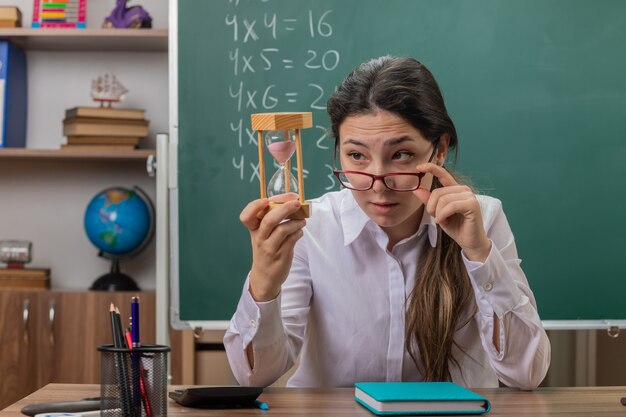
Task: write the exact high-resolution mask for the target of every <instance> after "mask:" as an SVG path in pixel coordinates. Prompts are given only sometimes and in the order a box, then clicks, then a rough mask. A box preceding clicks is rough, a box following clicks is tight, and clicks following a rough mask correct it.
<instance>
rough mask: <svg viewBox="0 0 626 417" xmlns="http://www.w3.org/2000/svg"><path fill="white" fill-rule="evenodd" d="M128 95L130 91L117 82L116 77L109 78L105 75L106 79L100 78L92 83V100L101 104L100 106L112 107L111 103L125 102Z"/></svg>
mask: <svg viewBox="0 0 626 417" xmlns="http://www.w3.org/2000/svg"><path fill="white" fill-rule="evenodd" d="M126 93H128V90H127V89H126V87H124V86H123V85H122V83H120V82H119V81H118V80H117V78H116V77H115V75H112V76H110V77H109V74H105V75H104V77H98V79H96V80H93V81H92V82H91V98H92V99H93V100H94V101H97V102H99V103H100V106H104V105H105V104H106V105H107V106H108V107H110V106H111V103H119V102H120V101H122V100H124V95H125V94H126Z"/></svg>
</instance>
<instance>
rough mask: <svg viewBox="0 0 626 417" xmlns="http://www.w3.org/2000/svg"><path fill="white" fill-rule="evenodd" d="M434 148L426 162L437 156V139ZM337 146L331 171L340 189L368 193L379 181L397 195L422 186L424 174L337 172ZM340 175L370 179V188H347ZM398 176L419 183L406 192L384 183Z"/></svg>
mask: <svg viewBox="0 0 626 417" xmlns="http://www.w3.org/2000/svg"><path fill="white" fill-rule="evenodd" d="M433 143H434V145H435V147H434V149H433V152H432V153H431V154H430V158H428V161H427V163H428V162H432V160H433V158H434V157H435V155H436V154H437V148H438V147H439V139H437V140H436V141H434V142H433ZM337 148H338V147H337V146H335V151H334V156H333V166H335V168H334V169H333V174H334V175H335V177H337V180H338V181H339V183H340V184H341V186H342V187H344V188H347V189H349V190H353V191H368V190H371V189H372V187H374V184H375V183H376V181H377V180H378V181H381V182H382V183H383V184H384V185H385V187H387V189H388V190H391V191H395V192H399V193H403V192H410V191H415V190H417V189H418V188H420V185H422V178H424V176H425V175H426V173H425V172H388V173H386V174H383V175H374V174H370V173H367V172H361V171H339V170H337V168H336V166H337ZM341 174H344V175H345V174H360V175H365V176H367V177H370V178H371V179H372V182H371V183H370V186H369V187H367V188H354V187H351V186H347V185H346V184H344V183H343V181H341ZM399 175H412V176H416V177H418V178H419V181H418V182H417V186H416V187H414V188H410V189H408V190H397V189H395V188H393V187H390V186H389V184H387V181H385V178H387V177H394V176H399Z"/></svg>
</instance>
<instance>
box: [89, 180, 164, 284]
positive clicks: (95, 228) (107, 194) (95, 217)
mask: <svg viewBox="0 0 626 417" xmlns="http://www.w3.org/2000/svg"><path fill="white" fill-rule="evenodd" d="M84 227H85V232H86V233H87V237H88V238H89V240H90V241H91V243H92V244H93V245H94V246H95V247H96V248H98V249H99V250H100V253H99V255H100V256H102V257H105V258H108V259H111V261H112V264H111V272H110V273H108V274H106V275H103V276H101V277H100V278H98V280H96V282H94V284H93V285H92V286H91V289H92V290H105V291H138V290H139V287H137V284H136V283H135V282H134V280H133V279H132V278H130V277H129V276H128V275H125V274H123V273H121V272H120V271H119V261H120V260H124V259H130V258H132V257H133V256H135V255H136V254H137V253H139V252H140V251H141V250H142V249H143V248H144V247H145V246H146V245H147V243H148V242H149V241H150V239H151V238H152V235H153V230H154V208H153V205H152V202H151V201H150V199H149V198H148V196H147V195H146V194H145V192H143V191H142V190H141V189H140V188H139V187H136V186H135V187H134V188H133V189H128V188H124V187H111V188H107V189H105V190H103V191H100V192H99V193H97V194H96V195H95V196H94V197H93V198H92V199H91V201H90V202H89V204H88V205H87V209H86V210H85V219H84Z"/></svg>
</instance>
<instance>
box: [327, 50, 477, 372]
mask: <svg viewBox="0 0 626 417" xmlns="http://www.w3.org/2000/svg"><path fill="white" fill-rule="evenodd" d="M381 110H383V111H387V112H390V113H393V114H395V115H398V116H400V117H402V118H403V119H404V120H405V121H406V122H407V123H409V124H411V125H412V126H413V127H415V128H416V129H418V130H419V131H420V132H421V133H422V135H423V136H424V137H425V138H427V139H428V140H429V141H430V142H433V143H434V142H435V141H437V140H438V139H439V138H440V137H441V136H442V135H444V134H447V135H448V136H449V138H450V143H449V146H450V148H453V149H455V150H456V148H457V145H458V139H457V134H456V129H455V127H454V123H453V122H452V119H450V116H449V115H448V111H447V110H446V106H445V104H444V102H443V97H442V95H441V91H440V90H439V86H438V85H437V82H436V81H435V79H434V77H433V75H432V74H431V72H430V71H429V70H428V69H427V68H426V67H425V66H424V65H422V64H421V63H419V62H418V61H416V60H415V59H412V58H400V57H391V56H383V57H380V58H376V59H372V60H370V61H367V62H365V63H363V64H361V65H359V66H358V67H357V68H356V69H355V70H354V71H352V72H351V73H350V75H348V77H347V78H346V79H345V80H344V81H343V82H342V83H341V85H340V86H339V87H338V88H337V91H336V92H335V93H334V94H333V95H332V97H331V98H330V100H329V101H328V104H327V111H328V115H329V117H330V122H331V126H332V133H333V135H334V137H335V150H337V148H338V145H339V128H340V126H341V124H342V123H343V122H344V120H345V119H346V118H347V117H350V116H356V115H363V114H373V113H376V112H377V111H381ZM440 186H441V184H440V183H439V182H438V181H433V188H437V187H440ZM356 192H358V191H356ZM424 247H425V249H424V250H425V256H423V257H421V259H420V264H419V265H418V270H417V271H418V272H417V276H416V278H415V286H414V288H413V291H412V293H411V295H410V300H409V302H408V308H407V313H406V315H407V319H406V323H407V324H406V338H405V347H406V349H407V351H408V352H409V354H410V356H411V358H412V359H413V362H415V365H416V366H417V367H418V369H421V370H422V372H423V374H424V379H425V380H426V381H446V380H450V379H451V374H450V364H454V365H456V366H457V367H458V361H457V360H456V359H455V358H454V357H453V355H452V348H453V346H455V342H454V334H455V332H456V330H458V329H459V328H461V327H462V326H464V325H465V324H467V323H468V322H469V320H471V318H472V316H473V314H474V312H475V310H476V306H475V304H473V297H474V292H473V289H472V287H471V284H470V281H469V277H468V275H467V270H466V268H465V265H464V263H463V260H462V258H461V248H460V246H459V245H458V244H457V243H456V242H455V241H454V240H453V239H452V238H450V237H449V236H448V235H447V234H445V233H444V232H443V231H442V230H441V227H439V226H437V245H436V247H434V248H433V247H431V246H430V245H424ZM418 352H419V358H418ZM461 352H462V351H461Z"/></svg>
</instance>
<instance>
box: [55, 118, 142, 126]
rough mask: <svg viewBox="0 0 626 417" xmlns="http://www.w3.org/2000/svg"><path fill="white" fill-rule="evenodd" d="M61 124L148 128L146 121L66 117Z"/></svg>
mask: <svg viewBox="0 0 626 417" xmlns="http://www.w3.org/2000/svg"><path fill="white" fill-rule="evenodd" d="M63 124H102V125H117V126H148V124H149V123H148V121H147V120H146V119H113V118H106V119H105V118H102V117H86V116H78V117H66V118H65V119H63Z"/></svg>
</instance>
